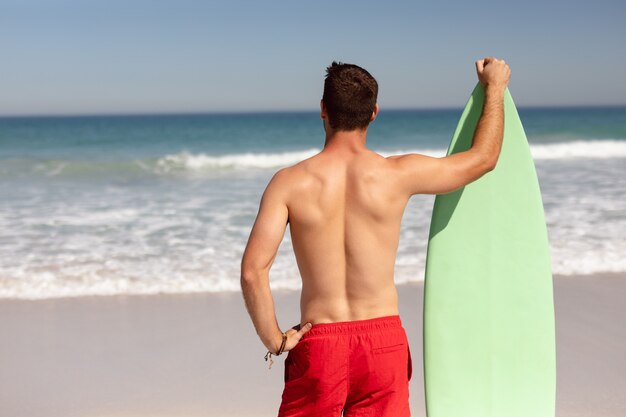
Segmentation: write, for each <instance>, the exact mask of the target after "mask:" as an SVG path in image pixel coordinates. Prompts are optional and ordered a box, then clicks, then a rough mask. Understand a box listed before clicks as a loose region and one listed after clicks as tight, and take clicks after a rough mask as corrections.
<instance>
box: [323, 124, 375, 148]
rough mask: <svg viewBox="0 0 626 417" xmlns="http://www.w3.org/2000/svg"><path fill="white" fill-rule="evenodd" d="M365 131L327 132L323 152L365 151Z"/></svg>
mask: <svg viewBox="0 0 626 417" xmlns="http://www.w3.org/2000/svg"><path fill="white" fill-rule="evenodd" d="M366 139H367V129H364V130H350V131H345V130H339V131H327V132H326V142H325V143H324V150H325V151H333V152H345V151H348V152H361V151H364V150H366V149H367V146H366V144H365V143H366Z"/></svg>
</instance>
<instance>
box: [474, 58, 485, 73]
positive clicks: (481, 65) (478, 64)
mask: <svg viewBox="0 0 626 417" xmlns="http://www.w3.org/2000/svg"><path fill="white" fill-rule="evenodd" d="M484 61H485V60H484V59H479V60H478V61H476V71H478V73H481V72H483V68H484V67H485V63H484Z"/></svg>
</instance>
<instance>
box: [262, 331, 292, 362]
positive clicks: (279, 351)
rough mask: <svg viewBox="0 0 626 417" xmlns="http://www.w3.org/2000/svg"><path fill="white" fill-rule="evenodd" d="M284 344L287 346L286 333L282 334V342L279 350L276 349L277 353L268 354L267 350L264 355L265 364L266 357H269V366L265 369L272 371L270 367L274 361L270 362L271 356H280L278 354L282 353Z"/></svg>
mask: <svg viewBox="0 0 626 417" xmlns="http://www.w3.org/2000/svg"><path fill="white" fill-rule="evenodd" d="M286 344H287V333H283V341H282V343H281V344H280V348H278V352H276V353H272V352H270V351H269V350H268V351H267V353H266V354H265V362H267V359H268V357H269V360H270V366H269V368H267V369H272V365H273V364H274V361H273V360H272V355H274V356H280V354H281V353H283V351H284V350H285V345H286Z"/></svg>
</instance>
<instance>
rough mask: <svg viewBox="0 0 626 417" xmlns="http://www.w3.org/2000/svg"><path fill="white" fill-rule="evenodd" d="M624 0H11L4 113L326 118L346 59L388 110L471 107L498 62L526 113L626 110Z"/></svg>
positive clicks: (0, 71)
mask: <svg viewBox="0 0 626 417" xmlns="http://www.w3.org/2000/svg"><path fill="white" fill-rule="evenodd" d="M625 18H626V2H624V1H617V0H615V1H609V0H598V1H594V2H591V1H587V2H572V1H561V0H556V1H545V0H544V1H536V0H525V1H517V2H507V1H480V0H477V1H474V2H467V1H458V2H452V1H435V0H433V1H387V2H382V1H375V2H374V1H364V0H361V1H339V0H335V1H325V0H323V1H315V2H313V1H306V2H304V1H302V2H301V1H294V0H290V1H282V0H278V1H239V0H224V1H210V0H209V1H206V0H205V1H192V0H176V1H158V0H153V1H143V0H136V1H133V0H126V1H118V0H107V1H89V0H82V1H77V0H74V1H69V0H65V1H62V0H39V1H34V0H19V1H5V0H0V51H1V54H2V55H1V56H2V59H1V61H0V62H1V63H2V66H1V67H0V92H1V93H0V115H13V114H76V113H79V114H84V113H150V112H186V111H192V112H202V111H209V112H215V111H254V110H306V109H316V108H317V106H318V104H319V99H320V97H321V94H322V82H323V76H324V68H325V67H326V66H327V65H328V64H330V62H331V61H332V60H341V61H344V62H350V63H355V64H358V65H361V66H363V67H365V68H366V69H368V70H369V71H370V72H371V73H372V74H373V75H374V76H375V77H376V78H377V80H378V82H379V86H380V93H379V103H380V105H381V106H382V107H383V108H385V107H386V108H432V107H461V106H463V105H464V103H465V101H466V99H467V96H468V95H469V92H470V91H471V89H472V88H473V86H474V84H475V82H476V76H475V70H474V61H475V60H476V59H479V58H481V57H484V56H486V55H494V56H497V57H502V58H504V59H506V60H507V62H508V63H509V64H510V65H511V69H512V76H511V83H510V90H511V93H512V94H513V97H514V98H515V100H516V102H517V103H518V105H602V104H626V82H624V77H625V76H626V48H625V47H624V41H625V40H626V25H625V24H624V19H625Z"/></svg>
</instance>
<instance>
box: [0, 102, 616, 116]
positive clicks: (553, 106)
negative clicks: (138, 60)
mask: <svg viewBox="0 0 626 417" xmlns="http://www.w3.org/2000/svg"><path fill="white" fill-rule="evenodd" d="M621 107H626V103H624V104H537V105H532V104H531V105H519V106H516V108H517V109H526V110H531V109H553V110H554V109H593V108H598V109H602V108H621ZM463 108H464V106H435V107H383V108H381V109H380V113H384V112H387V111H390V112H401V111H457V110H463ZM318 112H319V109H266V110H250V109H246V110H191V111H187V110H170V111H128V112H93V113H91V112H86V113H72V112H67V113H17V114H0V119H12V118H46V117H50V118H55V117H59V118H61V117H151V116H153V117H156V116H210V115H216V116H219V115H224V116H226V115H253V114H289V113H294V114H297V113H318Z"/></svg>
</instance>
